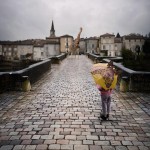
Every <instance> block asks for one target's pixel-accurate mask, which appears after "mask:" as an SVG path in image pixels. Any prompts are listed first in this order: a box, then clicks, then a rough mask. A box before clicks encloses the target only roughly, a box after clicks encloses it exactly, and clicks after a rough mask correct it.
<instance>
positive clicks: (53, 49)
mask: <svg viewBox="0 0 150 150" xmlns="http://www.w3.org/2000/svg"><path fill="white" fill-rule="evenodd" d="M44 51H45V53H46V57H51V56H56V55H59V54H60V37H56V36H55V29H54V23H53V21H52V25H51V30H50V36H49V37H46V41H45V44H44Z"/></svg>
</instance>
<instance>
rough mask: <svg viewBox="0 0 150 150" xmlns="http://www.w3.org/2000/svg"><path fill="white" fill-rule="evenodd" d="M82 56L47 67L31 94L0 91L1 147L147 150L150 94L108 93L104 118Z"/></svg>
mask: <svg viewBox="0 0 150 150" xmlns="http://www.w3.org/2000/svg"><path fill="white" fill-rule="evenodd" d="M92 65H93V63H92V61H91V60H89V59H88V58H87V57H86V56H83V55H80V56H79V57H76V58H75V56H69V57H67V58H66V59H65V60H63V61H62V62H61V64H56V65H52V69H51V71H50V72H47V73H46V74H45V75H44V76H43V77H42V78H41V80H40V81H38V82H36V83H35V84H34V85H32V90H31V91H30V92H7V93H3V94H1V95H0V150H25V149H26V150H56V149H57V150H149V149H150V94H149V93H131V92H130V93H129V92H127V93H121V92H119V91H118V90H115V91H114V92H113V94H112V105H111V107H112V108H111V116H110V120H109V121H101V120H100V119H99V116H100V112H101V105H100V104H101V99H100V95H99V92H98V90H97V88H96V86H95V83H94V81H93V79H92V77H91V74H90V69H91V67H92Z"/></svg>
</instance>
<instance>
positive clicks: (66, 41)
mask: <svg viewBox="0 0 150 150" xmlns="http://www.w3.org/2000/svg"><path fill="white" fill-rule="evenodd" d="M72 43H73V36H71V35H68V34H66V35H63V36H61V37H60V52H61V53H67V52H70V49H69V47H70V45H72Z"/></svg>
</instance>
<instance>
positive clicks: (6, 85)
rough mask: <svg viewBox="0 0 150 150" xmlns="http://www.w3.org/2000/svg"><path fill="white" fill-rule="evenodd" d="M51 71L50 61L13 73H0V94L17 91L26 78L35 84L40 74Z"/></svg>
mask: <svg viewBox="0 0 150 150" xmlns="http://www.w3.org/2000/svg"><path fill="white" fill-rule="evenodd" d="M49 69H51V60H49V59H47V60H44V61H42V62H39V63H36V64H33V65H30V66H29V67H27V68H25V69H22V70H19V71H13V72H0V92H3V91H6V90H15V89H18V87H17V86H19V84H20V83H21V82H22V81H23V80H24V79H23V76H28V77H29V80H30V82H31V83H34V82H36V81H37V80H38V79H39V78H40V77H41V76H42V74H44V73H45V72H46V71H48V70H49Z"/></svg>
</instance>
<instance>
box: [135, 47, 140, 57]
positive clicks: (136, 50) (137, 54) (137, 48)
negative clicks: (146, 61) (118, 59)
mask: <svg viewBox="0 0 150 150" xmlns="http://www.w3.org/2000/svg"><path fill="white" fill-rule="evenodd" d="M135 52H136V54H135V60H136V59H137V57H136V56H139V54H140V46H139V45H136V47H135Z"/></svg>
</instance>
